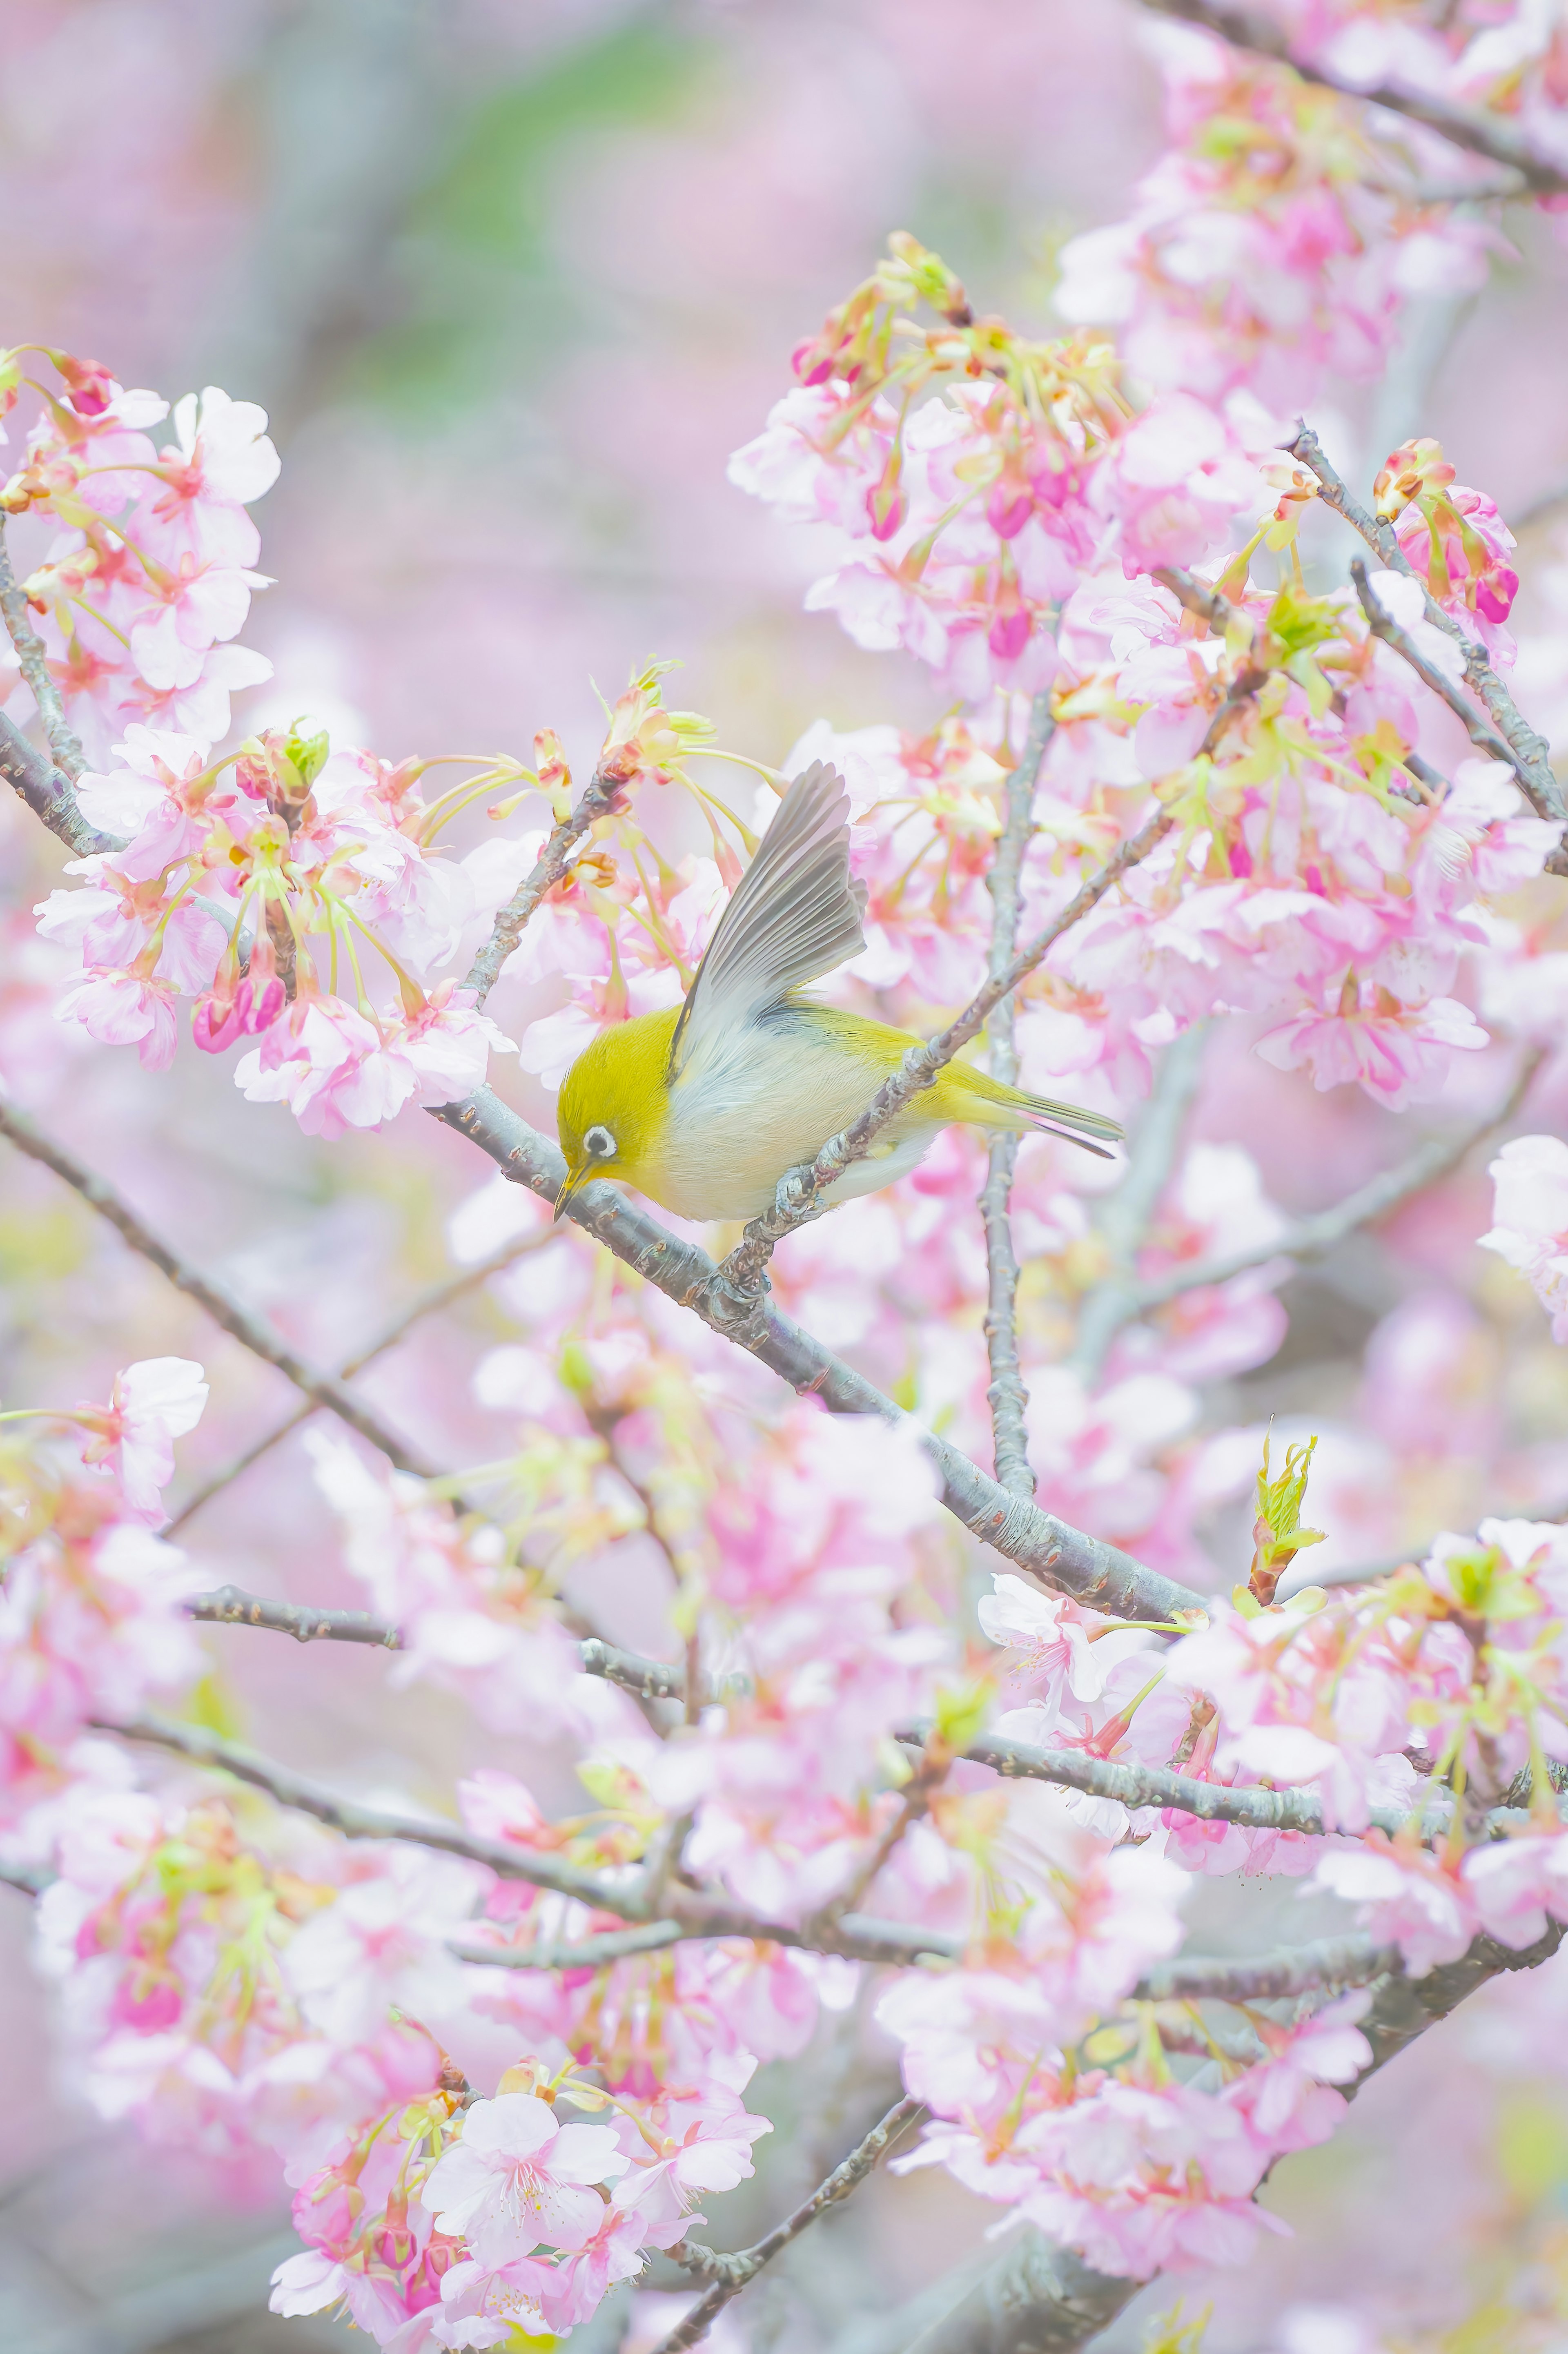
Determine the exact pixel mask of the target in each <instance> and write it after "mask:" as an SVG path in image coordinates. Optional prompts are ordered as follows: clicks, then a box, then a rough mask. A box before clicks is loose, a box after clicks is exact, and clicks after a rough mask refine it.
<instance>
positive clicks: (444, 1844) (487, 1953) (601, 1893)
mask: <svg viewBox="0 0 1568 2354" xmlns="http://www.w3.org/2000/svg"><path fill="white" fill-rule="evenodd" d="M94 1722H95V1723H96V1724H97V1728H98V1730H99V1731H100V1732H101V1733H113V1734H118V1735H119V1737H120V1738H121V1739H122V1741H144V1742H148V1743H150V1744H152V1745H153V1746H154V1747H156V1748H160V1749H171V1750H174V1751H175V1753H176V1754H177V1755H180V1756H182V1757H189V1758H191V1759H192V1760H193V1761H194V1762H195V1763H196V1765H205V1766H207V1767H208V1768H209V1769H210V1770H211V1771H213V1772H215V1773H223V1774H232V1775H234V1776H236V1777H237V1778H238V1780H239V1781H242V1782H249V1784H250V1785H251V1787H253V1788H255V1789H258V1790H265V1791H266V1792H267V1794H268V1796H269V1797H272V1798H275V1799H276V1800H277V1802H278V1804H279V1805H280V1806H282V1807H294V1808H298V1809H299V1811H300V1812H301V1813H302V1814H307V1815H313V1816H314V1817H315V1819H316V1820H317V1821H318V1822H323V1823H327V1824H329V1825H330V1826H331V1828H332V1829H334V1830H337V1831H341V1832H342V1833H343V1835H344V1838H345V1839H363V1840H403V1841H405V1842H407V1843H408V1845H409V1846H411V1847H428V1848H434V1849H436V1850H438V1851H439V1852H440V1853H441V1854H443V1855H458V1856H463V1857H465V1858H466V1859H467V1860H468V1861H470V1862H472V1863H482V1864H485V1865H488V1867H489V1869H490V1870H491V1871H492V1872H495V1873H496V1874H497V1876H498V1877H499V1878H501V1879H503V1880H522V1881H525V1882H528V1883H529V1884H530V1885H531V1886H533V1887H535V1888H547V1889H549V1890H550V1891H551V1892H552V1893H554V1894H556V1895H557V1896H570V1897H575V1898H576V1899H577V1902H578V1903H583V1904H588V1905H591V1906H592V1907H593V1909H594V1910H595V1911H596V1912H600V1913H613V1914H619V1916H620V1919H621V1920H623V1921H627V1922H633V1923H641V1922H643V1921H649V1920H651V1918H652V1915H653V1914H654V1912H655V1908H654V1906H653V1904H652V1902H651V1885H650V1880H649V1876H648V1875H647V1874H646V1873H644V1872H628V1873H626V1874H625V1875H623V1876H622V1877H620V1878H617V1877H616V1876H615V1875H614V1874H613V1873H610V1872H590V1871H588V1869H587V1868H586V1867H585V1866H583V1865H581V1864H576V1863H572V1862H569V1861H567V1859H566V1858H565V1857H563V1856H558V1855H551V1854H548V1853H544V1852H540V1851H538V1850H533V1849H529V1848H523V1847H516V1846H514V1845H513V1844H512V1843H511V1842H510V1841H508V1840H488V1839H481V1838H479V1837H478V1836H477V1835H476V1834H474V1833H471V1832H469V1831H465V1830H462V1829H459V1827H458V1826H457V1825H456V1824H455V1823H444V1822H441V1821H440V1820H438V1819H433V1818H432V1819H429V1820H426V1819H421V1818H419V1817H417V1816H409V1815H397V1814H394V1813H392V1812H391V1810H390V1809H389V1808H385V1807H366V1806H361V1805H359V1804H358V1803H357V1801H355V1799H352V1798H343V1797H339V1796H338V1795H337V1793H336V1792H335V1791H334V1790H329V1789H328V1788H326V1787H325V1786H324V1785H323V1784H322V1783H320V1782H313V1781H312V1780H311V1779H310V1778H309V1776H306V1775H303V1774H297V1773H295V1771H294V1770H293V1768H292V1767H291V1766H289V1765H281V1763H280V1762H279V1761H278V1760H277V1759H275V1758H271V1757H263V1756H260V1755H258V1754H257V1752H256V1751H255V1750H252V1749H247V1748H244V1747H242V1746H241V1745H240V1744H239V1743H238V1742H234V1741H225V1740H224V1739H223V1738H222V1737H221V1735H219V1734H216V1733H209V1732H207V1729H206V1727H205V1726H202V1725H196V1724H177V1723H174V1722H172V1721H171V1720H170V1719H168V1718H166V1717H160V1716H153V1715H145V1714H144V1715H142V1716H137V1717H132V1718H129V1719H127V1720H126V1721H124V1722H123V1723H116V1722H114V1721H112V1720H109V1719H96V1720H94ZM661 1907H662V1909H661V1910H660V1911H659V1914H658V1918H659V1922H660V1925H661V1929H662V1931H665V1932H667V1930H668V1927H669V1923H668V1922H667V1921H666V1920H665V1918H664V1914H665V1913H666V1912H667V1913H669V1914H679V1919H678V1921H677V1922H676V1924H675V1925H676V1927H677V1928H678V1930H679V1934H680V1936H681V1937H682V1938H683V1939H698V1938H705V1937H754V1938H759V1939H761V1940H763V1941H764V1942H766V1943H768V1944H770V1945H776V1946H796V1947H799V1948H800V1950H801V1951H803V1952H807V1953H818V1954H842V1955H844V1956H847V1957H848V1958H850V1959H851V1960H855V1961H869V1962H894V1963H897V1964H900V1965H905V1964H907V1963H909V1962H913V1961H917V1960H919V1959H920V1957H921V1956H923V1955H932V1956H936V1957H937V1958H938V1959H940V1960H943V1961H955V1960H957V1959H958V1958H959V1955H960V1954H961V1952H962V1950H963V1942H962V1940H961V1939H960V1938H958V1937H954V1936H949V1935H947V1934H946V1933H945V1932H943V1931H941V1930H936V1929H920V1928H915V1927H912V1926H910V1925H908V1924H907V1923H905V1922H902V1921H875V1920H871V1919H869V1918H867V1917H866V1915H864V1914H845V1915H844V1917H843V1918H842V1920H841V1921H839V1922H836V1923H835V1924H834V1925H832V1928H831V1929H824V1930H821V1931H819V1930H817V1929H815V1928H813V1927H806V1928H799V1929H798V1928H794V1927H792V1926H790V1925H789V1924H788V1923H784V1922H778V1921H768V1920H764V1919H762V1918H760V1917H759V1916H758V1915H757V1914H752V1913H748V1912H746V1911H745V1910H743V1909H742V1908H741V1907H739V1906H737V1905H734V1904H730V1903H726V1902H725V1901H724V1900H723V1899H721V1898H717V1897H713V1896H709V1895H707V1894H705V1893H704V1892H702V1891H701V1890H697V1889H689V1888H686V1887H683V1886H681V1885H679V1884H677V1885H676V1886H675V1887H673V1888H670V1889H666V1890H664V1891H663V1892H662V1896H661ZM606 1934H607V1935H620V1932H619V1931H610V1932H607V1933H606ZM584 1942H585V1943H586V1942H587V1941H586V1940H585V1941H584ZM673 1942H674V1939H673V1937H672V1936H670V1935H668V1934H663V1935H661V1936H660V1938H659V1939H658V1940H657V1943H658V1944H660V1945H665V1944H672V1943H673ZM516 1950H519V1951H521V1952H522V1953H523V1954H524V1956H527V1955H528V1952H529V1949H528V1948H527V1947H526V1946H524V1947H522V1948H518V1949H516ZM508 1956H509V1949H508V1948H507V1947H506V1946H494V1947H491V1946H485V1947H483V1948H482V1951H481V1949H475V1950H472V1951H467V1952H466V1958H467V1959H468V1960H470V1961H476V1960H479V1959H481V1958H482V1960H483V1962H484V1963H485V1965H486V1967H497V1968H502V1969H504V1968H506V1967H515V1968H522V1969H535V1968H539V1967H550V1966H547V1965H542V1964H540V1963H537V1962H535V1961H534V1960H533V1959H532V1958H526V1959H524V1960H523V1961H521V1962H516V1963H510V1964H509V1959H508ZM562 1967H569V1966H567V1965H563V1966H562Z"/></svg>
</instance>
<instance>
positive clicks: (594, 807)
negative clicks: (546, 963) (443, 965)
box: [463, 769, 624, 1005]
mask: <svg viewBox="0 0 1568 2354" xmlns="http://www.w3.org/2000/svg"><path fill="white" fill-rule="evenodd" d="M622 790H624V779H621V778H620V777H609V776H606V775H605V773H604V771H603V769H596V771H595V772H594V774H593V776H592V777H590V779H588V784H587V786H586V787H585V789H584V791H583V796H582V799H581V800H580V801H578V803H577V807H576V808H575V809H574V810H572V811H569V812H568V814H567V816H566V817H564V818H562V819H561V820H560V822H559V823H558V824H556V826H555V827H553V828H552V830H551V832H550V833H549V835H548V837H547V839H546V843H545V846H544V848H543V850H541V852H540V853H539V856H538V859H537V861H536V862H535V866H534V869H533V872H532V873H531V874H530V875H527V876H526V877H525V878H524V881H523V882H521V883H520V884H519V885H518V886H517V888H516V890H515V891H514V893H513V895H512V896H511V898H510V899H508V901H507V902H506V905H505V907H503V908H502V910H501V913H500V914H499V915H498V916H497V917H496V918H495V923H494V927H493V930H492V932H491V935H490V938H488V939H487V940H486V941H485V943H484V946H483V947H482V949H480V951H479V954H478V955H477V956H476V957H475V959H474V960H473V962H472V964H471V966H470V967H469V970H468V976H467V978H466V980H465V981H464V982H463V987H464V989H465V990H467V989H471V990H472V991H473V994H474V1002H475V1004H477V1005H482V1004H483V1003H484V1001H485V999H486V998H487V997H488V996H489V995H490V992H491V991H492V990H493V988H494V986H495V984H496V982H497V981H499V980H500V978H501V968H502V966H503V964H504V963H505V962H506V960H507V958H508V957H509V956H510V955H511V954H512V951H513V949H514V948H515V947H516V946H517V943H518V941H519V939H520V938H522V936H523V928H524V925H525V924H526V922H527V921H528V918H529V917H530V916H531V915H532V914H533V912H534V910H535V907H537V906H538V904H539V902H540V900H541V899H542V898H543V897H544V896H545V894H546V891H552V890H554V888H555V886H556V884H557V883H558V882H559V881H560V879H561V877H562V875H564V874H565V873H566V871H567V866H568V864H570V862H571V854H572V852H573V850H574V849H575V848H576V846H577V843H578V842H580V841H581V839H582V837H583V835H584V834H585V833H586V832H588V828H589V826H590V825H592V824H594V823H595V822H596V821H597V820H598V819H599V818H601V817H608V816H609V813H610V811H612V810H613V809H614V807H615V805H616V802H617V801H618V800H619V798H620V794H621V792H622Z"/></svg>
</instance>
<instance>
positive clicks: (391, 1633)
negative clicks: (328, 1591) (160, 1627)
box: [183, 1585, 403, 1651]
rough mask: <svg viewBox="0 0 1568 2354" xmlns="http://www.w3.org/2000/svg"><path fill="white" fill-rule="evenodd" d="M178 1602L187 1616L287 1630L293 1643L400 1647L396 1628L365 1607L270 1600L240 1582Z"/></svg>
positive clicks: (222, 1624) (280, 1631) (281, 1632)
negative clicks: (316, 1606) (339, 1607)
mask: <svg viewBox="0 0 1568 2354" xmlns="http://www.w3.org/2000/svg"><path fill="white" fill-rule="evenodd" d="M183 1607H184V1610H185V1616H186V1617H187V1618H202V1619H207V1620H208V1621H210V1622H211V1623H212V1624H213V1625H215V1626H219V1627H261V1628H265V1629H266V1630H267V1632H268V1633H269V1634H272V1635H291V1636H292V1637H293V1638H294V1640H295V1641H296V1642H297V1643H327V1642H330V1643H369V1644H371V1645H373V1646H374V1647H375V1648H376V1649H379V1650H385V1651H396V1650H399V1649H401V1648H402V1642H403V1638H402V1635H401V1633H400V1632H399V1630H398V1629H397V1628H396V1627H389V1626H387V1624H386V1623H385V1622H384V1621H383V1620H381V1619H379V1618H372V1617H371V1616H370V1614H369V1612H368V1611H366V1610H311V1609H308V1608H307V1607H306V1606H305V1605H304V1604H303V1603H302V1602H274V1601H271V1600H270V1599H269V1597H268V1596H266V1595H262V1594H247V1593H246V1592H245V1591H244V1589H243V1588H242V1587H240V1586H238V1585H218V1586H215V1587H214V1588H213V1590H212V1592H211V1593H210V1594H193V1595H192V1596H190V1597H189V1599H188V1600H187V1601H186V1602H185V1604H184V1605H183Z"/></svg>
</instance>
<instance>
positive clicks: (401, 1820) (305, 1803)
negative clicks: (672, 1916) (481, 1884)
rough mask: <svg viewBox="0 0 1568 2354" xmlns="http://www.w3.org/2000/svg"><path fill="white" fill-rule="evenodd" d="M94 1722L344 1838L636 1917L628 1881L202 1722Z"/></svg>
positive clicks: (103, 1729)
mask: <svg viewBox="0 0 1568 2354" xmlns="http://www.w3.org/2000/svg"><path fill="white" fill-rule="evenodd" d="M99 1729H100V1731H101V1732H104V1733H115V1734H119V1735H120V1738H121V1739H122V1741H144V1742H148V1743H150V1744H152V1745H153V1746H154V1747H155V1748H159V1749H172V1750H174V1751H175V1752H176V1753H177V1755H180V1756H182V1757H189V1758H191V1759H192V1760H193V1761H194V1762H195V1763H196V1765H206V1766H208V1767H210V1768H211V1769H212V1770H213V1771H214V1772H216V1773H222V1774H232V1775H234V1776H235V1777H236V1779H237V1780H238V1781H241V1782H249V1784H250V1785H251V1787H253V1788H254V1789H258V1790H265V1791H266V1792H267V1794H268V1796H269V1797H272V1798H275V1799H276V1800H277V1801H278V1804H279V1805H280V1806H281V1807H292V1808H296V1809H297V1810H298V1811H299V1812H300V1813H301V1814H305V1815H313V1816H314V1817H315V1819H316V1820H317V1821H318V1822H322V1823H327V1824H330V1825H331V1827H332V1829H334V1830H337V1831H341V1832H342V1833H343V1835H344V1838H345V1839H354V1840H405V1841H407V1842H408V1844H409V1845H410V1846H413V1847H429V1848H436V1849H438V1850H440V1852H441V1853H442V1854H443V1855H461V1856H464V1857H466V1858H467V1859H468V1860H469V1861H470V1862H472V1863H483V1864H488V1865H489V1867H490V1869H491V1871H492V1872H495V1873H496V1874H497V1876H498V1877H499V1878H501V1879H503V1880H524V1881H527V1882H530V1884H531V1885H532V1886H534V1887H535V1888H548V1889H550V1890H552V1891H553V1892H554V1893H556V1895H557V1896H575V1897H577V1899H578V1901H579V1902H580V1903H584V1904H592V1905H594V1906H595V1907H597V1908H598V1909H599V1910H600V1911H603V1912H608V1913H619V1914H621V1915H622V1916H623V1917H624V1918H630V1919H635V1918H636V1909H635V1908H636V1893H635V1889H634V1888H631V1887H625V1886H622V1885H620V1884H619V1883H617V1882H614V1881H612V1880H609V1878H608V1877H607V1876H606V1875H605V1874H603V1873H601V1872H588V1871H586V1870H585V1869H584V1867H583V1866H582V1865H581V1864H576V1863H568V1862H567V1861H566V1859H565V1858H564V1857H562V1856H556V1855H547V1854H542V1853H536V1852H535V1850H532V1849H529V1848H522V1847H514V1846H513V1845H512V1844H511V1843H510V1842H509V1841H507V1840H487V1839H480V1838H477V1837H475V1836H474V1835H473V1834H472V1833H471V1832H468V1831H465V1830H461V1829H459V1828H458V1826H457V1825H456V1824H455V1823H450V1824H449V1823H443V1822H440V1821H438V1820H436V1819H433V1818H432V1819H431V1820H429V1822H426V1821H423V1820H420V1819H418V1818H414V1817H409V1816H407V1815H395V1814H393V1813H392V1812H391V1811H390V1810H389V1809H388V1808H385V1807H364V1806H361V1805H359V1804H358V1802H357V1801H356V1800H355V1799H353V1798H342V1797H338V1795H337V1793H336V1792H335V1791H334V1790H329V1789H328V1788H327V1787H325V1785H324V1784H323V1783H321V1782H313V1781H312V1780H311V1779H310V1778H309V1776H306V1775H303V1774H296V1773H295V1771H294V1770H293V1768H292V1766H290V1765H281V1764H280V1763H279V1762H278V1761H277V1760H276V1759H274V1758H271V1757H263V1756H260V1755H258V1754H257V1752H256V1751H255V1750H252V1749H246V1748H243V1747H242V1746H241V1745H240V1744H239V1743H238V1742H236V1741H225V1740H224V1739H223V1738H222V1736H221V1735H220V1734H216V1733H209V1732H207V1729H206V1727H205V1726H203V1725H199V1724H176V1723H174V1722H173V1721H172V1720H171V1719H169V1718H167V1717H161V1716H151V1715H143V1716H136V1717H131V1718H128V1719H127V1720H126V1721H125V1722H124V1723H113V1722H110V1721H101V1722H100V1725H99Z"/></svg>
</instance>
